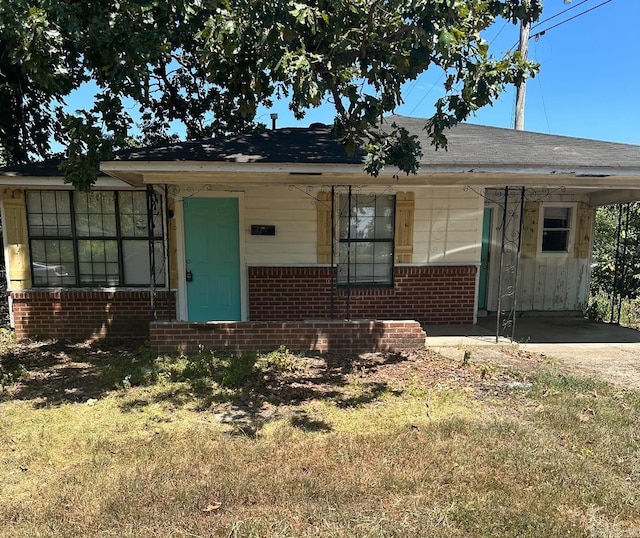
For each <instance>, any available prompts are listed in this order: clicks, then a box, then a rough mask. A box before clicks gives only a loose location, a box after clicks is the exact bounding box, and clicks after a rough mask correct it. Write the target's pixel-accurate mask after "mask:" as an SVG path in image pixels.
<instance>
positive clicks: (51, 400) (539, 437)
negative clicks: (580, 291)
mask: <svg viewBox="0 0 640 538" xmlns="http://www.w3.org/2000/svg"><path fill="white" fill-rule="evenodd" d="M0 338H2V339H3V340H2V342H0V345H1V346H3V347H4V352H3V353H2V355H1V359H0V361H1V362H0V364H1V365H2V368H3V371H9V370H11V371H14V367H13V366H10V365H16V364H22V365H23V369H20V372H22V373H21V374H20V375H19V376H17V377H15V378H14V379H13V380H12V382H11V383H10V384H7V385H6V386H5V387H4V388H3V389H2V393H1V396H0V397H1V398H2V399H1V400H0V447H2V448H1V449H0V483H2V488H0V521H2V522H3V525H2V526H0V536H11V537H22V536H24V537H27V536H29V537H31V536H74V537H75V536H163V537H164V536H175V537H187V536H232V537H233V536H266V537H284V536H308V537H324V536H326V537H329V536H361V537H365V536H366V537H372V536H397V537H402V536H412V537H413V536H436V537H437V536H442V537H444V536H447V537H449V536H454V537H455V536H479V537H480V536H514V537H515V536H518V537H520V536H536V537H537V536H559V535H563V536H585V535H586V536H589V535H590V536H637V535H639V534H640V516H639V515H638V514H640V426H639V425H640V395H639V394H638V392H634V391H627V390H620V389H619V388H617V387H614V386H612V385H608V384H605V383H601V382H598V381H596V380H593V379H585V378H579V377H573V376H568V375H565V374H564V373H562V372H559V371H557V370H555V369H553V368H550V367H549V365H548V364H546V363H544V362H543V361H539V362H535V361H533V366H532V364H531V361H529V358H528V357H523V358H522V361H523V368H522V369H519V368H516V367H514V366H510V368H509V370H505V369H503V368H501V367H499V366H498V365H496V364H482V365H474V363H473V362H467V363H461V362H460V361H450V360H448V359H446V358H444V357H442V356H438V355H436V354H433V353H430V352H429V351H428V350H427V351H424V352H420V353H412V354H406V355H402V354H375V355H367V356H362V357H334V356H299V355H295V354H292V353H289V352H288V351H287V350H286V349H284V348H280V349H278V350H275V351H273V352H272V353H269V354H253V355H247V356H243V357H229V356H222V355H216V354H212V353H209V352H207V351H206V350H202V351H201V352H200V353H199V354H197V355H196V356H194V357H167V356H161V357H156V356H155V355H153V354H152V353H151V352H150V351H149V350H148V349H147V348H146V347H145V346H144V345H143V344H142V343H140V342H127V343H120V344H119V345H116V344H108V345H106V344H100V345H97V344H95V345H91V344H86V343H84V344H78V343H64V342H48V343H35V344H31V345H24V346H18V345H17V344H15V343H14V342H13V341H12V340H10V338H9V336H8V335H0ZM527 361H529V362H527ZM8 365H9V366H8Z"/></svg>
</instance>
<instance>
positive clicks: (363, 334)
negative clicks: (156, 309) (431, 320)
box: [149, 320, 426, 353]
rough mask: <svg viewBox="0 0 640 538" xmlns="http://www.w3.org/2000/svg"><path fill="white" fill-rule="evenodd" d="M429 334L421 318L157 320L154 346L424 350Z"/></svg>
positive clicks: (151, 333) (161, 348) (153, 326)
mask: <svg viewBox="0 0 640 538" xmlns="http://www.w3.org/2000/svg"><path fill="white" fill-rule="evenodd" d="M425 338H426V335H425V333H424V331H423V330H422V328H421V327H420V324H419V323H418V322H417V321H400V320H398V321H310V322H288V323H277V322H251V321H247V322H237V323H227V322H208V323H205V322H162V321H157V322H153V323H151V325H150V328H149V340H150V342H151V347H152V348H153V349H155V350H157V351H160V352H169V353H175V352H177V351H184V352H194V351H197V350H198V347H199V346H203V347H204V348H205V349H208V350H224V351H231V352H236V353H237V352H242V351H272V350H274V349H277V348H278V347H279V346H281V345H284V346H286V347H287V348H288V349H290V350H291V351H318V352H323V353H324V352H340V353H364V352H374V351H394V350H400V349H420V348H422V347H424V344H425Z"/></svg>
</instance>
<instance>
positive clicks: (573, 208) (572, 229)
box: [538, 202, 578, 257]
mask: <svg viewBox="0 0 640 538" xmlns="http://www.w3.org/2000/svg"><path fill="white" fill-rule="evenodd" d="M551 207H563V208H565V207H566V208H567V209H569V213H570V215H569V237H568V239H567V250H563V251H560V252H558V251H551V250H542V240H543V238H544V212H545V209H546V208H551ZM577 210H578V204H577V202H543V203H542V205H541V206H540V218H539V222H538V255H539V256H549V257H561V256H565V257H566V256H570V255H571V253H572V252H573V246H574V241H575V233H576V213H577Z"/></svg>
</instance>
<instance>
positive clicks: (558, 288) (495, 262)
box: [487, 194, 591, 312]
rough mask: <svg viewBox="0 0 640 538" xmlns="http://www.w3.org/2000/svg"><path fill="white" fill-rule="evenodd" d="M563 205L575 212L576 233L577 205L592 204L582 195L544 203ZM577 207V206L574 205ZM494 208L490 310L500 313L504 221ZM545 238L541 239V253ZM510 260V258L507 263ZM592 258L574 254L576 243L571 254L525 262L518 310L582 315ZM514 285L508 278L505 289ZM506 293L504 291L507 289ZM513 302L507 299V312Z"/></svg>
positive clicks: (521, 268) (510, 230) (510, 228)
mask: <svg viewBox="0 0 640 538" xmlns="http://www.w3.org/2000/svg"><path fill="white" fill-rule="evenodd" d="M554 202H562V203H563V204H565V203H566V204H567V205H568V206H572V207H573V208H574V209H573V224H572V226H573V227H574V230H573V232H575V204H576V202H588V197H586V196H578V195H575V194H573V195H567V194H565V195H555V196H553V195H552V196H549V197H546V198H544V199H543V204H542V206H541V212H540V219H542V208H543V207H544V206H545V203H546V204H549V203H554ZM572 204H573V205H572ZM490 207H493V208H494V210H493V226H492V228H491V253H490V260H489V285H488V289H487V309H488V310H493V311H495V310H496V309H497V294H498V279H499V277H500V273H499V266H500V241H501V231H500V230H498V227H499V226H500V219H501V218H502V209H501V208H500V207H497V206H495V205H492V206H490ZM518 224H519V221H518V220H514V221H513V222H512V224H511V226H508V227H507V234H508V235H509V234H512V233H515V230H516V229H517V225H518ZM541 240H542V239H541V237H540V236H539V235H538V251H540V242H541ZM508 259H509V256H507V260H508ZM590 263H591V258H586V259H579V258H575V257H574V254H573V241H572V245H571V249H570V252H568V253H566V254H559V253H558V254H556V253H554V254H542V253H540V252H538V255H537V257H536V258H535V259H533V258H530V259H524V258H521V260H520V266H519V273H518V297H517V301H518V303H517V310H518V311H522V312H551V311H580V310H583V309H584V308H585V307H586V304H587V302H588V298H589V279H590ZM510 283H511V282H510V281H509V276H505V280H504V286H508V285H509V284H510ZM503 289H504V288H503ZM510 306H511V302H510V299H509V298H506V299H503V308H507V309H508V308H510Z"/></svg>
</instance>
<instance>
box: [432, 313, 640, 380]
mask: <svg viewBox="0 0 640 538" xmlns="http://www.w3.org/2000/svg"><path fill="white" fill-rule="evenodd" d="M426 331H427V346H428V347H430V348H432V349H435V350H437V351H438V352H440V353H442V354H443V355H445V356H449V357H451V358H457V355H461V356H462V355H463V354H464V350H466V349H472V348H475V349H476V352H475V353H472V357H473V356H474V355H476V356H477V357H478V359H479V360H491V361H492V362H498V363H501V362H502V363H509V362H510V360H509V357H510V356H513V349H514V346H516V345H517V349H519V350H523V351H527V352H531V353H534V354H542V355H544V356H545V357H547V358H548V359H550V360H551V361H555V362H557V363H558V364H559V366H561V367H563V368H564V369H567V370H569V371H574V372H576V373H581V374H585V375H589V376H593V377H597V378H600V379H603V380H605V381H610V382H612V383H616V384H618V385H620V386H622V387H628V388H635V389H640V331H637V330H634V329H629V328H626V327H620V326H618V325H610V324H607V323H600V322H595V321H591V320H587V319H585V318H570V317H541V318H520V319H518V320H516V335H515V336H516V337H515V342H517V344H516V343H512V342H511V340H509V339H506V338H500V341H499V342H498V343H497V344H496V339H495V332H496V329H495V319H491V318H483V319H481V320H480V321H479V323H478V324H477V325H473V326H460V327H453V326H447V327H439V326H432V327H426Z"/></svg>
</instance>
